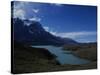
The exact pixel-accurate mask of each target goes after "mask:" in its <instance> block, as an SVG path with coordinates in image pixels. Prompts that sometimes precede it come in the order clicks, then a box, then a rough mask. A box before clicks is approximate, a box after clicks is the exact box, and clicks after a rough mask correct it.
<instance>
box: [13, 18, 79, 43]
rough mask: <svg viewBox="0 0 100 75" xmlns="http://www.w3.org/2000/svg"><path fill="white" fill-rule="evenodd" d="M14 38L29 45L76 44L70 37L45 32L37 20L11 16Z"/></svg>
mask: <svg viewBox="0 0 100 75" xmlns="http://www.w3.org/2000/svg"><path fill="white" fill-rule="evenodd" d="M11 23H12V25H13V34H14V35H13V37H14V40H15V41H17V42H20V43H24V44H30V45H64V44H78V42H76V41H74V40H73V39H70V38H62V37H58V36H55V35H53V34H51V33H50V32H47V31H46V30H45V29H44V28H43V27H42V24H40V23H39V22H37V21H30V20H28V19H25V20H22V19H19V18H12V19H11Z"/></svg>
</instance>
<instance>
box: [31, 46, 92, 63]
mask: <svg viewBox="0 0 100 75" xmlns="http://www.w3.org/2000/svg"><path fill="white" fill-rule="evenodd" d="M32 47H35V48H45V49H48V50H49V52H51V53H52V54H54V55H56V56H57V58H56V60H58V61H59V62H60V63H61V64H87V63H89V62H90V61H88V60H85V59H81V58H79V57H76V56H74V55H73V54H72V53H71V52H70V51H64V50H62V47H56V46H32Z"/></svg>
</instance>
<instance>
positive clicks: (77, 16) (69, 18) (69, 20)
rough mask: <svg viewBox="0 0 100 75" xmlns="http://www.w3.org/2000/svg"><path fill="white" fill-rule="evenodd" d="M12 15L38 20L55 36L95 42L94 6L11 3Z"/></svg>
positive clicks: (95, 16)
mask: <svg viewBox="0 0 100 75" xmlns="http://www.w3.org/2000/svg"><path fill="white" fill-rule="evenodd" d="M13 8H14V9H13V17H14V18H16V17H19V18H21V19H30V20H35V21H39V22H40V23H41V24H42V26H43V28H44V29H45V30H46V31H48V32H50V33H52V34H53V35H56V36H61V37H64V38H72V39H74V40H76V41H78V42H95V41H96V36H97V22H96V21H97V11H96V10H97V8H96V7H95V6H79V5H63V4H50V3H46V4H43V3H33V2H18V1H15V2H14V3H13Z"/></svg>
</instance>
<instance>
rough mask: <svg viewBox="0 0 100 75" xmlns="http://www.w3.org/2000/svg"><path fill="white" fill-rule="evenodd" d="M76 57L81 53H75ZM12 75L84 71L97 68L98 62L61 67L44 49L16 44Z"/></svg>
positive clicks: (54, 57)
mask: <svg viewBox="0 0 100 75" xmlns="http://www.w3.org/2000/svg"><path fill="white" fill-rule="evenodd" d="M75 52H76V55H77V54H79V52H77V51H75ZM13 53H14V54H13V61H12V73H14V74H19V73H35V72H51V71H67V70H83V69H95V68H97V62H96V61H94V60H93V61H92V62H91V63H89V64H84V65H69V64H65V65H61V64H60V63H59V62H58V61H56V56H55V55H53V54H51V53H50V52H49V51H48V50H47V49H44V48H33V47H29V46H25V45H23V44H20V43H18V42H14V51H13Z"/></svg>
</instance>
